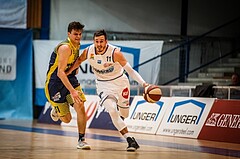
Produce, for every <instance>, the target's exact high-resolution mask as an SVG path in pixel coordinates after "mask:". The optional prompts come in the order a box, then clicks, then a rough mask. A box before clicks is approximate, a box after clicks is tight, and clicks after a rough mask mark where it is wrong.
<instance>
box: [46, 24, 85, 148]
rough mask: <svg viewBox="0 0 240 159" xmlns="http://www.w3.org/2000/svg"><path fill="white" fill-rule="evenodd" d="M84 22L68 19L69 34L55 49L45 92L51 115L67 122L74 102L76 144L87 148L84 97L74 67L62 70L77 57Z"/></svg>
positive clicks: (69, 65) (69, 119)
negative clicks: (77, 134)
mask: <svg viewBox="0 0 240 159" xmlns="http://www.w3.org/2000/svg"><path fill="white" fill-rule="evenodd" d="M83 28H84V25H82V24H81V23H79V22H71V23H69V25H68V38H67V39H66V40H65V41H63V42H61V43H60V44H58V45H57V47H56V48H55V49H54V51H53V53H52V55H51V58H50V62H49V69H48V72H47V79H46V84H45V93H46V97H47V99H48V101H49V102H50V103H51V105H52V106H53V109H52V111H51V114H50V115H51V118H52V119H53V120H54V121H58V120H59V119H60V120H61V121H62V122H65V123H69V122H70V121H71V119H72V116H71V113H70V110H69V106H73V107H74V109H75V111H76V113H77V126H78V133H79V139H78V144H77V148H79V149H90V146H89V145H88V144H87V143H86V142H85V138H84V135H85V129H86V122H87V121H86V120H87V118H86V113H85V109H84V102H85V101H86V98H85V96H84V93H83V92H82V88H81V87H80V84H79V82H78V80H77V78H76V76H75V75H76V73H77V70H73V71H72V72H71V74H69V75H67V74H66V73H65V72H66V71H67V70H68V69H69V67H71V66H72V65H73V63H74V62H75V61H76V60H77V58H78V57H79V47H80V40H81V37H82V31H83Z"/></svg>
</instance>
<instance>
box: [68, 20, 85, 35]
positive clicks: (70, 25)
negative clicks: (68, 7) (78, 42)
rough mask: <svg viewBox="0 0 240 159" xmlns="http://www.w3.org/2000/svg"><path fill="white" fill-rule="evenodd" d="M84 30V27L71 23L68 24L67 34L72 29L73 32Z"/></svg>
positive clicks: (77, 23)
mask: <svg viewBox="0 0 240 159" xmlns="http://www.w3.org/2000/svg"><path fill="white" fill-rule="evenodd" d="M83 28H84V25H83V24H81V23H80V22H75V21H74V22H71V23H69V24H68V32H71V31H72V30H73V29H74V30H75V29H76V30H82V29H83Z"/></svg>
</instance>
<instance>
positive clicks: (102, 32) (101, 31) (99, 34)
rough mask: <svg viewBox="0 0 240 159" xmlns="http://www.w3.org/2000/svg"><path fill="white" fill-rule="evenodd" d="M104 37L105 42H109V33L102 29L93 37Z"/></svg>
mask: <svg viewBox="0 0 240 159" xmlns="http://www.w3.org/2000/svg"><path fill="white" fill-rule="evenodd" d="M102 35H103V36H104V37H105V40H107V33H106V31H105V30H104V29H101V30H97V31H96V32H95V33H94V36H93V39H94V38H95V37H98V36H102Z"/></svg>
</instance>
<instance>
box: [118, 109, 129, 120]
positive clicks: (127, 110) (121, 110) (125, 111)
mask: <svg viewBox="0 0 240 159" xmlns="http://www.w3.org/2000/svg"><path fill="white" fill-rule="evenodd" d="M118 110H119V113H120V115H121V116H122V117H124V118H127V117H128V115H129V107H120V106H118Z"/></svg>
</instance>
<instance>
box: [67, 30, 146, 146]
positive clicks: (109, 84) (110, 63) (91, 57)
mask: <svg viewBox="0 0 240 159" xmlns="http://www.w3.org/2000/svg"><path fill="white" fill-rule="evenodd" d="M93 39H94V44H92V45H90V46H89V47H87V48H86V49H85V50H84V51H83V53H82V54H81V56H80V57H79V58H78V60H77V61H76V62H75V64H74V65H73V66H72V68H70V70H69V72H68V73H71V71H72V70H75V69H76V68H78V67H79V66H80V64H81V63H82V62H83V61H85V60H86V59H88V61H89V63H90V65H91V67H92V69H93V72H94V74H95V76H96V88H97V93H98V95H99V96H100V98H101V101H100V105H103V106H104V107H105V108H106V109H107V111H108V112H109V114H110V116H111V119H112V122H113V124H114V126H115V127H116V128H117V130H118V131H119V132H120V133H121V134H122V135H123V136H124V137H125V138H126V140H127V142H128V147H127V151H135V150H137V149H138V148H139V145H138V143H137V142H136V140H135V139H134V138H133V137H131V136H130V134H129V133H128V129H127V126H126V124H125V123H124V121H123V119H124V118H127V117H128V115H129V98H130V84H129V80H128V77H127V76H126V75H125V74H124V70H125V71H126V72H127V73H128V74H129V75H130V76H131V77H132V78H133V79H134V80H136V81H137V82H138V83H139V84H140V85H141V86H144V87H145V86H147V85H148V84H147V83H146V82H145V81H144V80H143V79H142V77H141V76H140V75H139V74H138V72H136V71H135V70H134V69H133V68H132V67H131V66H130V64H129V63H128V61H127V60H126V59H125V57H124V56H123V54H122V53H121V52H120V48H118V47H116V46H113V45H111V44H109V43H108V41H107V35H106V32H105V31H104V30H99V31H96V32H95V33H94V37H93Z"/></svg>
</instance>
